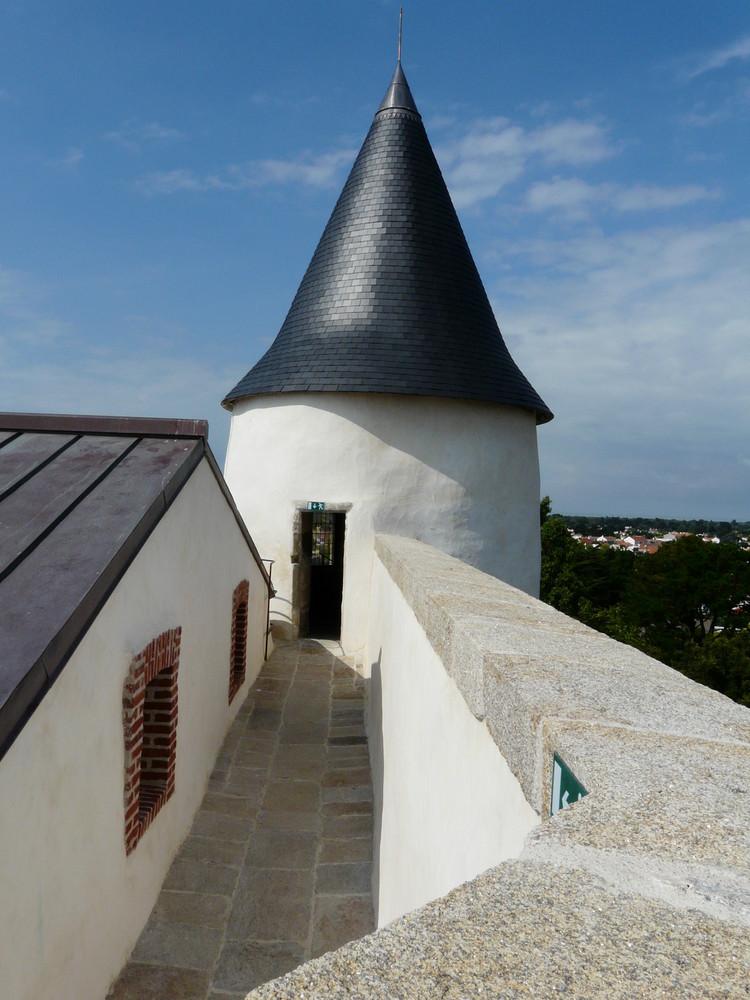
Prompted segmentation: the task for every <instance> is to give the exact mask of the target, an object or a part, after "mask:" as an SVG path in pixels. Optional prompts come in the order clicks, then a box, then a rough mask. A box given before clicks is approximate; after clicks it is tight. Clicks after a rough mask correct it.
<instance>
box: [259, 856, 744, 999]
mask: <svg viewBox="0 0 750 1000" xmlns="http://www.w3.org/2000/svg"><path fill="white" fill-rule="evenodd" d="M749 985H750V937H748V931H747V928H746V927H743V926H742V925H740V924H737V923H733V922H731V921H727V920H716V919H711V918H710V917H708V916H706V915H705V914H703V913H700V912H698V911H697V910H693V909H690V908H685V909H678V908H676V907H672V906H668V905H667V904H665V903H663V902H661V901H658V900H652V899H648V898H645V897H643V896H642V895H640V894H638V893H634V892H627V891H623V890H622V889H615V888H613V887H612V886H611V885H610V884H609V883H608V882H607V881H606V880H604V879H602V878H600V877H598V876H597V875H595V874H592V873H590V872H588V871H585V870H581V869H580V868H577V867H572V866H570V867H564V866H561V865H553V864H548V863H546V864H545V863H536V862H533V861H529V860H516V861H508V862H506V863H505V864H503V865H500V866H499V867H498V868H495V869H492V870H491V871H489V872H486V873H485V874H483V875H480V876H479V877H478V878H476V879H473V880H472V881H471V882H468V883H466V884H465V885H462V886H459V887H458V888H457V889H454V890H453V891H452V892H450V893H448V895H447V896H445V897H443V898H442V899H438V900H435V901H434V902H432V903H428V904H427V905H426V906H423V907H421V908H420V909H419V910H416V911H414V912H413V913H410V914H407V915H406V916H404V917H401V918H399V919H398V920H395V921H393V922H392V923H391V924H388V925H387V926H386V927H384V928H382V929H381V930H379V931H376V932H375V933H374V934H371V935H369V936H368V937H364V938H361V939H360V940H358V941H355V942H352V943H351V944H348V945H344V947H343V948H340V949H339V950H338V951H335V952H330V953H329V954H327V955H325V956H323V957H322V958H319V959H316V960H314V961H312V962H309V963H308V964H307V965H303V966H300V968H298V969H297V970H295V971H294V972H292V973H291V974H289V975H287V976H284V977H282V978H281V979H277V980H275V981H273V982H271V983H266V984H265V985H263V986H261V987H260V988H258V989H256V990H254V991H253V992H251V993H250V994H248V996H249V997H252V998H256V1000H262V998H270V997H273V998H276V1000H279V998H282V1000H283V998H290V1000H291V998H292V997H294V998H295V1000H296V998H299V997H306V998H311V997H321V998H322V997H331V998H337V997H361V998H372V997H399V998H415V1000H416V998H424V997H438V996H439V997H449V998H456V1000H457V998H459V997H460V998H465V997H478V996H488V997H493V998H519V997H553V996H557V995H560V994H562V995H564V996H569V997H597V998H598V997H602V996H607V998H608V1000H632V998H633V997H636V996H637V997H716V998H718V997H722V998H729V997H746V996H748V995H750V993H749V992H748V990H749Z"/></svg>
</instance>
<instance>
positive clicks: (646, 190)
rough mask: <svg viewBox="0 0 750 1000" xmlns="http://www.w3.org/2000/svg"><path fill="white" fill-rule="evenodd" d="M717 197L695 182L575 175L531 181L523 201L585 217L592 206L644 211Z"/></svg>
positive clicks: (535, 207) (541, 208)
mask: <svg viewBox="0 0 750 1000" xmlns="http://www.w3.org/2000/svg"><path fill="white" fill-rule="evenodd" d="M717 197H719V193H718V192H716V191H709V190H708V189H706V188H704V187H702V186H700V185H697V184H683V185H681V186H678V187H672V188H665V187H659V186H656V185H647V184H633V185H623V184H588V183H587V182H586V181H584V180H582V179H581V178H578V177H573V178H562V177H555V178H554V179H553V180H551V181H540V182H538V183H536V184H533V185H532V186H531V187H530V188H529V190H528V191H527V192H526V204H527V206H528V207H529V208H530V209H531V210H532V211H535V212H548V211H557V212H560V213H562V214H563V215H565V216H567V217H569V218H585V217H587V216H588V215H589V213H590V212H591V210H592V209H594V208H599V209H608V210H610V211H614V212H648V211H655V210H659V209H672V208H682V207H684V206H685V205H691V204H694V203H695V202H697V201H705V200H706V199H712V198H717Z"/></svg>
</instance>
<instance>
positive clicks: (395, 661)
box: [366, 556, 539, 927]
mask: <svg viewBox="0 0 750 1000" xmlns="http://www.w3.org/2000/svg"><path fill="white" fill-rule="evenodd" d="M366 655H367V661H366V662H367V663H368V664H369V667H370V683H369V687H368V700H367V732H368V742H369V746H370V764H371V768H372V782H373V793H374V800H375V801H374V805H375V838H374V840H375V858H374V866H373V900H374V903H375V908H376V913H377V923H378V927H382V926H383V925H384V924H387V923H389V921H391V920H393V919H395V918H396V917H398V916H400V915H401V914H403V913H406V912H408V911H409V910H413V909H415V908H416V907H418V906H421V905H423V904H424V903H426V902H428V901H429V900H431V899H436V898H438V897H440V896H444V895H445V894H446V893H447V892H449V891H450V890H451V889H453V888H455V887H456V886H457V885H460V884H461V883H462V882H466V881H467V880H468V879H471V878H473V877H474V876H475V875H478V874H479V873H480V872H483V871H486V870H487V869H488V868H491V867H493V866H495V865H497V864H499V863H500V862H501V861H506V860H507V859H508V858H514V857H517V856H518V855H519V854H520V852H521V850H522V848H523V844H524V839H525V837H526V835H527V833H528V832H529V830H531V829H532V828H533V827H535V826H537V825H538V824H539V817H538V816H537V814H536V812H535V811H534V810H533V809H532V807H531V806H530V805H529V804H528V802H527V801H526V798H525V796H524V794H523V791H522V790H521V786H520V784H519V783H518V780H517V779H516V778H515V776H514V775H513V773H512V772H511V770H510V768H509V767H508V764H507V763H506V761H505V758H504V757H503V756H502V754H501V753H500V751H499V750H498V748H497V745H496V744H495V742H494V741H493V739H492V737H491V736H490V734H489V732H488V731H487V727H486V726H485V725H484V724H483V723H481V722H479V721H477V719H476V718H475V717H474V716H473V715H472V713H471V711H470V710H469V708H468V707H467V705H466V702H465V701H464V698H463V695H462V694H461V692H460V691H459V690H458V688H457V687H456V684H455V682H454V681H453V679H452V678H451V677H449V676H448V674H447V673H446V671H445V668H444V666H443V664H442V662H441V661H440V659H439V657H438V655H437V653H436V652H435V651H434V649H433V648H432V646H431V645H430V642H429V640H428V639H427V636H426V635H425V633H424V630H423V629H422V626H421V625H420V624H419V622H418V621H417V619H416V617H415V616H414V612H413V611H412V610H411V608H410V607H409V605H408V604H407V602H406V600H405V599H404V597H403V595H402V593H401V591H400V590H399V589H398V587H397V586H396V584H394V582H393V581H392V579H391V577H390V576H389V575H388V572H387V570H386V569H385V568H384V567H383V564H382V563H381V562H380V560H379V559H378V558H377V556H375V557H374V558H373V570H372V591H371V600H370V621H369V628H368V636H367V648H366Z"/></svg>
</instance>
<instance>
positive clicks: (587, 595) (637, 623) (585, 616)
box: [540, 498, 750, 706]
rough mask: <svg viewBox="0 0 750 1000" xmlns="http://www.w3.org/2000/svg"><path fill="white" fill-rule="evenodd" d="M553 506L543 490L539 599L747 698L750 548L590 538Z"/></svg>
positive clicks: (686, 540) (749, 682)
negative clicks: (642, 547) (581, 536)
mask: <svg viewBox="0 0 750 1000" xmlns="http://www.w3.org/2000/svg"><path fill="white" fill-rule="evenodd" d="M545 501H546V503H545ZM549 512H550V504H549V498H545V500H544V501H542V507H541V517H540V520H541V521H542V527H541V532H542V573H541V585H540V596H541V598H542V600H543V601H546V602H547V603H549V604H552V605H553V606H554V607H556V608H558V609H559V610H560V611H562V612H564V613H565V614H568V615H570V616H571V617H573V618H577V619H578V620H579V621H582V622H584V623H585V624H587V625H590V626H591V627H592V628H595V629H598V630H599V631H601V632H605V633H606V634H607V635H610V636H612V638H614V639H618V640H619V641H621V642H626V643H628V644H629V645H631V646H636V647H637V648H639V649H642V650H643V651H644V652H646V653H648V654H649V655H651V656H655V657H656V658H657V659H660V660H662V661H663V662H664V663H667V664H668V665H669V666H672V667H675V668H676V669H677V670H680V671H682V672H683V673H685V674H687V675H688V676H689V677H692V678H693V679H694V680H697V681H699V682H700V683H702V684H707V685H708V686H710V687H712V688H715V689H716V690H718V691H722V692H723V693H724V694H727V695H729V697H731V698H734V699H735V700H736V701H739V702H740V703H741V704H745V705H748V706H750V552H747V551H745V550H743V549H741V548H740V547H739V546H738V545H734V544H732V543H729V542H728V543H726V544H721V545H710V544H706V543H705V542H704V541H702V540H701V539H700V538H697V537H695V536H686V537H683V538H678V539H676V540H675V541H673V542H669V543H667V544H664V545H662V546H661V547H660V548H659V549H658V550H657V551H656V552H655V553H653V554H650V555H634V554H633V553H631V552H627V551H622V550H620V549H617V548H607V547H602V548H587V547H586V546H584V545H582V544H581V543H580V542H578V541H577V540H576V539H574V538H573V537H571V535H570V533H569V531H568V522H569V520H570V519H568V518H562V517H560V516H557V515H550V513H549ZM622 520H623V521H625V519H622ZM626 523H627V522H626ZM681 523H683V524H684V523H685V522H681ZM706 523H711V522H706ZM619 530H623V529H619ZM665 530H666V529H665ZM669 530H676V529H672V528H670V529H669ZM680 530H689V529H687V528H685V529H680ZM709 530H710V529H709ZM592 533H593V532H592ZM602 533H607V532H602ZM634 533H635V529H634ZM637 533H639V534H641V533H642V532H641V531H638V532H637Z"/></svg>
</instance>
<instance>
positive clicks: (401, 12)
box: [398, 7, 404, 62]
mask: <svg viewBox="0 0 750 1000" xmlns="http://www.w3.org/2000/svg"><path fill="white" fill-rule="evenodd" d="M403 19H404V8H403V7H399V9H398V61H399V62H401V22H402V21H403Z"/></svg>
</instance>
